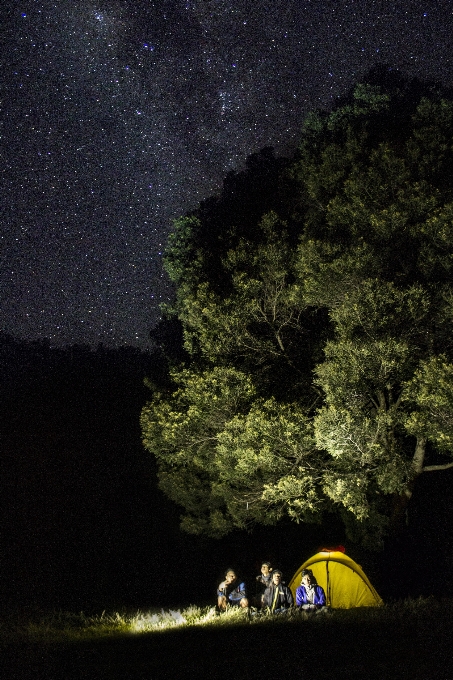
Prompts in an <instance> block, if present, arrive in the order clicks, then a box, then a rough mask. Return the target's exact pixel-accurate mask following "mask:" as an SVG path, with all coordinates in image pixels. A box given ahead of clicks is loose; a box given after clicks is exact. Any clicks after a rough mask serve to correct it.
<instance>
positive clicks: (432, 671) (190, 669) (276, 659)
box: [0, 598, 453, 680]
mask: <svg viewBox="0 0 453 680" xmlns="http://www.w3.org/2000/svg"><path fill="white" fill-rule="evenodd" d="M452 624H453V601H452V600H445V601H440V600H436V599H434V598H419V599H408V600H404V601H398V602H393V603H389V604H386V605H385V606H383V607H380V608H363V609H353V610H336V611H335V612H333V613H332V615H329V616H313V617H309V618H308V620H307V619H305V618H304V617H303V616H302V615H301V614H300V613H299V612H295V613H294V614H291V615H290V616H284V617H283V616H280V617H279V616H274V617H271V616H266V617H253V618H252V619H249V618H248V617H247V615H246V613H245V612H243V611H240V610H230V611H228V612H226V613H225V614H221V615H217V614H216V612H215V609H214V608H213V607H197V606H191V607H187V608H186V609H183V610H181V611H179V610H167V611H164V610H160V611H157V610H155V611H146V612H144V611H138V612H137V611H136V612H113V613H106V612H102V613H101V614H99V615H96V616H87V615H85V614H84V613H83V612H81V613H79V614H71V613H67V612H53V613H48V614H43V615H35V616H33V617H29V618H27V619H24V618H22V617H20V616H19V617H16V619H8V620H6V619H5V620H4V621H3V623H2V624H1V626H0V644H1V647H2V648H3V658H5V659H8V661H9V662H10V663H9V666H8V668H7V671H6V673H4V674H3V675H2V677H5V678H8V680H13V678H18V679H20V680H22V679H23V678H28V677H30V678H32V677H33V678H41V677H43V678H46V680H53V679H54V678H60V677H61V678H63V677H64V678H65V680H66V679H69V678H85V677H86V678H91V677H94V678H104V677H106V678H107V677H108V678H109V679H110V680H112V679H113V678H129V677H131V678H134V680H135V679H137V678H142V677H143V678H149V680H156V679H160V678H172V679H173V678H175V679H176V680H177V679H178V678H180V677H181V678H188V677H193V678H198V677H200V678H201V677H208V676H209V677H211V678H223V677H225V678H226V677H229V678H234V680H236V679H237V678H242V677H244V678H245V677H247V678H254V677H257V678H258V677H259V678H260V680H264V679H265V678H268V677H269V678H271V677H272V678H274V677H275V676H277V677H279V678H285V677H303V678H317V677H325V674H326V673H329V674H334V675H335V680H338V679H339V678H343V677H344V678H346V677H347V678H348V679H349V678H365V677H366V678H387V677H388V678H407V679H408V680H409V678H410V679H411V680H414V679H418V678H420V679H421V678H423V680H426V679H429V678H436V679H437V678H439V680H449V679H450V678H452V679H453V653H452V652H451V649H452V648H453V645H452V644H451V643H452V642H453V639H452V630H453V625H452ZM0 651H2V650H0ZM302 671H303V672H302Z"/></svg>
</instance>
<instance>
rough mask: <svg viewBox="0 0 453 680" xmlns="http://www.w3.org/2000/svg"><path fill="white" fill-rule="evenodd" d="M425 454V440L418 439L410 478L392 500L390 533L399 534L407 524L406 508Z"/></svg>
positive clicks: (421, 468)
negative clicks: (402, 489)
mask: <svg viewBox="0 0 453 680" xmlns="http://www.w3.org/2000/svg"><path fill="white" fill-rule="evenodd" d="M425 453H426V439H425V438H423V437H419V438H418V439H417V443H416V445H415V452H414V457H413V458H412V476H411V478H410V479H409V481H408V483H407V485H406V488H405V489H404V491H403V493H401V494H395V496H394V498H393V508H392V515H391V517H390V527H389V528H390V533H391V534H393V535H395V536H396V535H398V534H401V533H402V532H403V531H404V529H405V527H406V526H407V525H408V523H409V519H408V506H409V501H410V499H411V497H412V494H413V492H414V488H415V483H416V481H417V479H418V478H419V477H420V475H421V473H422V472H423V463H424V460H425Z"/></svg>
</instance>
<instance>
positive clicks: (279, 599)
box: [217, 562, 328, 614]
mask: <svg viewBox="0 0 453 680" xmlns="http://www.w3.org/2000/svg"><path fill="white" fill-rule="evenodd" d="M282 576H283V574H282V572H281V571H280V569H272V566H271V564H270V562H263V563H262V565H261V573H260V574H258V576H257V577H256V582H257V584H258V585H259V586H260V591H261V592H259V593H258V594H257V595H256V596H255V597H254V598H252V601H250V599H249V597H248V595H247V589H246V586H245V583H244V582H241V581H240V579H239V578H238V576H237V574H236V572H235V571H234V569H227V571H226V572H225V580H224V581H222V583H220V584H219V587H218V589H217V607H218V609H219V610H220V611H226V609H227V608H228V607H231V606H237V607H242V608H244V609H247V608H249V607H255V608H256V609H257V610H262V611H264V612H267V613H270V614H282V613H285V612H287V611H289V610H290V609H291V608H293V607H294V598H293V594H292V592H291V590H290V589H289V588H288V586H286V585H285V584H284V583H283V582H282ZM295 606H296V607H298V608H299V609H301V610H302V611H304V612H307V613H309V612H326V611H328V607H327V605H326V595H325V593H324V589H323V588H322V587H321V586H319V585H318V584H317V583H316V578H315V576H314V575H313V572H312V571H311V569H303V570H302V579H301V584H300V586H299V587H298V588H297V589H296V603H295Z"/></svg>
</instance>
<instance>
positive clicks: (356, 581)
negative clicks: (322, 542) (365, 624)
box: [289, 550, 383, 609]
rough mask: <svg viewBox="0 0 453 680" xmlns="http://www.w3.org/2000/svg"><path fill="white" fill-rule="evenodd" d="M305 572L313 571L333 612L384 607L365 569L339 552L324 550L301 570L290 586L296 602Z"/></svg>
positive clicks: (305, 563)
mask: <svg viewBox="0 0 453 680" xmlns="http://www.w3.org/2000/svg"><path fill="white" fill-rule="evenodd" d="M302 569H311V570H312V572H313V574H314V576H315V578H316V580H317V582H318V585H320V586H322V587H323V588H324V592H325V593H326V600H327V604H328V606H329V607H332V608H333V609H351V608H352V607H380V606H382V605H383V601H382V600H381V598H380V597H379V595H378V594H377V592H376V591H375V589H374V588H373V586H372V585H371V583H370V581H369V580H368V578H367V576H366V575H365V574H364V572H363V570H362V567H360V566H359V565H358V564H356V563H355V562H354V560H352V559H351V558H350V557H348V555H345V554H344V553H343V552H340V551H338V550H333V551H330V550H329V551H328V550H322V551H321V552H318V553H316V555H313V557H310V559H308V560H307V561H306V562H304V563H303V564H302V566H301V567H299V569H298V570H297V571H296V573H295V574H294V576H293V578H292V579H291V581H290V583H289V588H290V590H291V592H292V594H293V597H294V601H296V588H298V587H299V586H300V580H301V572H302Z"/></svg>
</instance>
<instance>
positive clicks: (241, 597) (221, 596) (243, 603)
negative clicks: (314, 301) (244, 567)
mask: <svg viewBox="0 0 453 680" xmlns="http://www.w3.org/2000/svg"><path fill="white" fill-rule="evenodd" d="M228 605H237V606H239V607H242V608H245V607H248V606H249V601H248V599H247V593H246V590H245V583H240V582H239V579H238V577H237V575H236V572H235V571H234V569H227V571H226V572H225V580H224V581H222V583H220V585H219V587H218V588H217V606H218V608H219V609H220V611H223V612H224V611H225V610H226V608H227V606H228Z"/></svg>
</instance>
